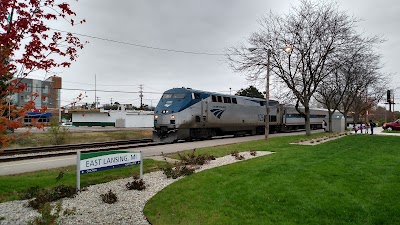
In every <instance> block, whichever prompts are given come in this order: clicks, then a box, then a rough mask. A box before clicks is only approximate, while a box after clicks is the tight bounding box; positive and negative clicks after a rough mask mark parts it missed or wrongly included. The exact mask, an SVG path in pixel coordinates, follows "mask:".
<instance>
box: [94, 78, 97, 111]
mask: <svg viewBox="0 0 400 225" xmlns="http://www.w3.org/2000/svg"><path fill="white" fill-rule="evenodd" d="M96 79H97V78H96V74H95V75H94V108H95V109H97V96H96V86H97V85H96V82H97V81H96Z"/></svg>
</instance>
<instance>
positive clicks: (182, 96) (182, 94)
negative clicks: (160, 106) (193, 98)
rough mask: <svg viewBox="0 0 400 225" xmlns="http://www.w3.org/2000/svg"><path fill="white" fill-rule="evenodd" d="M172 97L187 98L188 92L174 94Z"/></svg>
mask: <svg viewBox="0 0 400 225" xmlns="http://www.w3.org/2000/svg"><path fill="white" fill-rule="evenodd" d="M172 97H173V98H185V97H186V94H185V93H179V94H174V95H173V96H172Z"/></svg>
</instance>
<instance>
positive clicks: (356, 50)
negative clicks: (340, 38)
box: [314, 36, 383, 131]
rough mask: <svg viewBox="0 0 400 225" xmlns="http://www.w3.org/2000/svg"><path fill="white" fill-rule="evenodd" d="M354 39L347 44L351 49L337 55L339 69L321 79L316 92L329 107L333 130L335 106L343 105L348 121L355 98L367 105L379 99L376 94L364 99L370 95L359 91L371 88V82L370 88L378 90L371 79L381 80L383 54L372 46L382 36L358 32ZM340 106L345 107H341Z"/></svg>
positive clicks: (342, 109) (317, 98)
mask: <svg viewBox="0 0 400 225" xmlns="http://www.w3.org/2000/svg"><path fill="white" fill-rule="evenodd" d="M351 40H352V42H350V43H351V45H348V49H347V50H346V51H345V52H343V53H344V54H343V55H341V56H340V57H339V58H338V61H337V62H336V65H337V67H336V69H335V70H334V71H332V73H331V74H329V75H328V76H327V77H326V78H325V79H324V80H323V81H322V82H321V84H320V85H319V87H318V88H317V91H316V94H315V95H314V97H315V99H316V100H317V101H318V102H319V103H321V104H322V105H323V106H324V107H326V108H327V109H328V115H329V118H328V119H329V130H330V131H332V126H331V124H332V115H333V113H334V112H335V111H336V110H338V109H341V111H342V112H343V114H344V115H345V124H347V113H348V110H350V108H351V106H353V104H354V102H356V100H364V101H361V102H362V103H363V104H364V107H366V109H367V108H368V107H371V106H372V105H373V104H376V101H377V100H379V99H380V97H379V96H375V97H376V98H373V99H372V98H368V100H369V101H365V100H367V98H361V96H360V95H361V94H362V93H367V92H368V91H367V90H366V88H367V87H368V85H369V86H370V87H371V90H372V89H373V90H375V88H372V85H371V84H369V83H376V82H378V81H379V80H382V77H383V75H382V74H381V73H379V69H380V68H381V66H380V55H378V54H376V53H375V51H374V48H373V47H374V45H375V44H379V43H381V42H382V41H383V40H381V39H380V38H378V37H372V38H361V37H358V36H355V37H354V38H352V39H351ZM379 85H380V84H379ZM374 87H375V86H374ZM374 92H375V91H374ZM367 103H368V104H367ZM341 106H344V107H342V108H340V107H341Z"/></svg>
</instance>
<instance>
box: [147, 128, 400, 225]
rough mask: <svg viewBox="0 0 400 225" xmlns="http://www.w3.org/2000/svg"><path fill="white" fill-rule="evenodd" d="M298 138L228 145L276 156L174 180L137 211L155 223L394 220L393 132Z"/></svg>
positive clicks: (396, 155)
mask: <svg viewBox="0 0 400 225" xmlns="http://www.w3.org/2000/svg"><path fill="white" fill-rule="evenodd" d="M300 138H302V137H298V136H297V137H283V138H273V139H270V140H268V141H267V142H265V141H263V140H261V141H254V142H249V143H241V144H237V145H233V146H230V147H229V148H230V150H239V151H245V150H250V149H254V150H265V151H275V152H276V153H275V154H272V155H268V156H263V157H259V158H256V159H252V160H249V161H243V162H239V163H235V164H231V165H227V166H222V167H218V168H215V169H211V170H206V171H203V172H200V173H198V174H194V175H191V176H189V177H186V178H184V179H181V180H179V181H177V182H175V183H173V184H172V185H170V186H168V187H166V188H165V189H164V190H162V191H161V192H159V193H158V194H157V195H155V196H154V197H153V198H152V199H150V201H149V202H148V203H147V204H146V207H145V210H144V213H145V215H146V216H147V218H148V219H149V220H150V222H151V223H152V224H162V225H166V224H174V225H175V224H316V225H320V224H400V216H399V215H400V188H399V187H400V167H399V165H400V147H399V145H398V143H399V137H392V136H378V135H375V136H370V135H349V136H346V137H343V138H340V139H336V140H332V141H329V142H326V143H323V144H320V145H315V146H300V145H290V144H288V143H290V142H293V141H295V140H299V139H300ZM303 138H304V137H303ZM226 148H227V147H226V146H222V147H216V148H213V149H207V150H201V149H199V150H198V151H199V152H201V151H208V152H209V153H210V152H211V153H212V152H219V151H227V150H226Z"/></svg>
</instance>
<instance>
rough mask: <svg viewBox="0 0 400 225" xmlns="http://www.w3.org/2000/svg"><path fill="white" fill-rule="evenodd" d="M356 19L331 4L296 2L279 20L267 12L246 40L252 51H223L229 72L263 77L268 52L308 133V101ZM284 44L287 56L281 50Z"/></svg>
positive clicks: (344, 44) (348, 38)
mask: <svg viewBox="0 0 400 225" xmlns="http://www.w3.org/2000/svg"><path fill="white" fill-rule="evenodd" d="M356 22H357V21H356V20H355V19H353V18H351V17H349V16H348V15H347V14H346V13H345V12H340V11H339V10H338V8H337V6H336V4H335V3H334V2H331V3H327V2H312V1H309V0H302V1H301V4H300V6H299V7H297V8H296V7H294V8H293V9H292V11H291V12H290V13H289V14H287V15H283V16H279V15H275V14H273V13H270V14H269V16H268V17H265V18H263V19H262V20H261V21H260V25H261V30H260V31H258V32H254V33H253V34H252V35H251V37H250V38H249V39H248V42H249V44H250V45H251V46H252V47H254V48H257V49H258V50H257V51H252V52H249V51H248V50H247V48H246V47H245V45H244V44H242V45H240V46H239V47H232V48H230V49H229V50H228V59H229V61H230V63H231V66H232V68H233V69H234V70H235V71H238V72H244V73H246V75H247V77H248V79H253V80H254V79H263V78H264V77H263V74H264V73H263V72H264V71H266V63H265V62H266V59H267V57H266V56H267V53H268V51H271V71H272V74H273V75H275V76H278V77H279V78H280V80H282V81H283V82H284V83H285V84H286V86H287V87H288V88H289V89H290V91H291V92H292V94H293V95H294V96H295V97H296V110H297V111H298V112H299V113H300V114H301V115H302V116H303V117H304V119H305V124H306V134H307V135H310V134H311V130H310V101H311V98H312V96H313V95H314V93H315V92H316V90H317V88H318V86H319V85H320V84H321V82H322V81H323V80H324V79H325V78H326V77H327V76H328V75H329V74H331V73H332V72H333V71H335V70H336V69H337V65H336V64H335V62H337V59H338V57H339V56H340V55H343V54H344V51H346V49H348V45H349V42H351V39H352V38H353V37H354V36H355V33H356V32H355V30H354V26H355V23H356ZM287 46H290V48H291V51H290V52H284V51H282V50H281V48H284V47H287Z"/></svg>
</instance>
